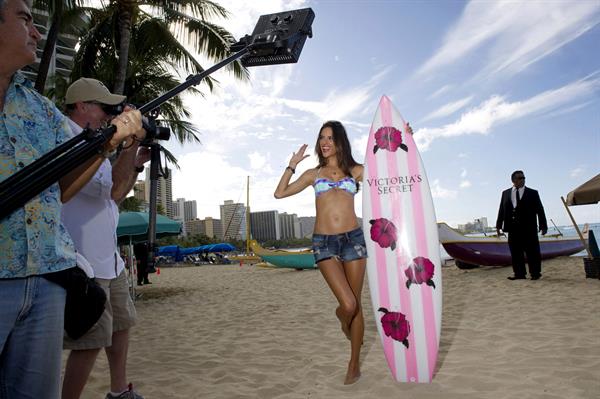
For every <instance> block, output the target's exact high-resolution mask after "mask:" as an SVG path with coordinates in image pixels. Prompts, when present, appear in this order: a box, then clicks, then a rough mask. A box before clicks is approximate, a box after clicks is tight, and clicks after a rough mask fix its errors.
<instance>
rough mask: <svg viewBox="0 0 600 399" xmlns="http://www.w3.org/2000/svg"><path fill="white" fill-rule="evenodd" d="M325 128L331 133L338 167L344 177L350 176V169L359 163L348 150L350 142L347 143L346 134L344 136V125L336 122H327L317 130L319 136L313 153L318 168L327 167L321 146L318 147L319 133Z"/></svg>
mask: <svg viewBox="0 0 600 399" xmlns="http://www.w3.org/2000/svg"><path fill="white" fill-rule="evenodd" d="M326 127H329V128H331V130H332V131H333V144H334V145H335V151H336V156H337V160H338V166H339V167H340V169H341V170H342V171H343V172H344V173H345V174H346V176H352V172H351V171H352V168H353V167H354V166H356V165H359V163H358V162H356V161H355V160H354V158H353V157H352V149H351V148H350V141H348V134H346V129H345V128H344V125H342V123H341V122H338V121H327V122H325V123H324V124H323V126H321V129H319V136H318V137H317V144H316V145H315V153H316V154H317V156H318V157H319V165H318V167H320V168H322V167H324V166H326V165H327V159H326V158H325V157H324V156H323V153H322V152H321V146H320V145H319V138H320V137H321V132H322V131H323V129H325V128H326Z"/></svg>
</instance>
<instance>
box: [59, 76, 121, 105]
mask: <svg viewBox="0 0 600 399" xmlns="http://www.w3.org/2000/svg"><path fill="white" fill-rule="evenodd" d="M125 98H127V97H125V96H120V95H118V94H112V93H111V92H110V91H109V90H108V89H107V88H106V86H105V85H104V83H102V82H100V81H99V80H96V79H90V78H79V79H77V80H76V81H75V82H73V83H71V85H70V86H69V88H68V89H67V94H66V96H65V103H66V104H75V103H78V102H85V101H97V102H99V103H102V104H109V105H116V104H120V103H122V102H123V101H125Z"/></svg>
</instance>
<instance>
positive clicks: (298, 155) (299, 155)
mask: <svg viewBox="0 0 600 399" xmlns="http://www.w3.org/2000/svg"><path fill="white" fill-rule="evenodd" d="M306 147H308V146H307V145H306V144H303V145H302V146H301V147H300V149H299V150H298V152H294V153H293V154H292V158H291V159H290V165H289V166H290V168H292V169H296V165H298V164H299V163H300V161H302V160H304V159H306V158H308V157H309V155H304V151H306Z"/></svg>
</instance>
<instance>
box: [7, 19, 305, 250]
mask: <svg viewBox="0 0 600 399" xmlns="http://www.w3.org/2000/svg"><path fill="white" fill-rule="evenodd" d="M314 18H315V14H314V12H313V11H312V9H310V8H304V9H299V10H293V11H285V12H280V13H275V14H270V15H263V16H261V17H260V18H259V20H258V22H257V24H256V27H255V28H254V31H253V33H252V35H246V36H244V37H243V38H242V39H241V40H240V41H239V42H237V43H235V44H233V45H232V46H231V51H233V52H234V54H232V55H231V56H229V57H227V58H226V59H224V60H222V61H220V62H219V63H217V64H215V65H213V66H212V67H210V68H208V69H206V70H205V71H203V72H201V73H199V74H196V75H191V76H189V77H188V78H187V79H186V81H185V82H183V83H181V84H180V85H178V86H176V87H174V88H173V89H171V90H169V91H168V92H166V93H164V94H163V95H161V96H160V97H158V98H156V99H154V100H152V101H150V102H148V103H147V104H144V105H143V106H141V107H140V108H139V110H140V112H141V113H142V115H144V116H145V118H144V120H143V127H144V129H145V130H146V139H145V140H144V141H143V142H142V145H145V146H148V147H150V152H151V165H150V182H151V184H150V215H149V228H148V241H149V245H150V248H153V247H154V242H155V237H156V234H155V231H156V230H155V228H156V190H157V179H158V173H159V159H160V148H161V147H160V144H158V141H159V140H168V139H169V137H170V130H169V129H168V128H166V127H163V126H159V125H158V124H157V122H156V117H157V116H158V114H159V107H160V105H161V104H163V103H165V102H166V101H168V100H169V99H171V98H173V97H174V96H176V95H178V94H179V93H181V92H182V91H184V90H186V89H188V88H189V87H190V86H193V85H197V84H199V83H200V82H201V81H202V79H204V78H205V77H207V76H208V75H210V74H211V73H213V72H215V71H216V70H218V69H220V68H222V67H224V66H226V65H228V64H229V63H231V62H233V61H235V60H237V59H240V58H241V63H242V65H244V66H246V67H251V66H259V65H275V64H283V63H295V62H298V59H299V57H300V53H301V51H302V48H303V46H304V43H305V41H306V38H307V37H312V29H311V25H312V22H313V20H314ZM116 111H117V110H111V112H116ZM121 111H122V109H121ZM115 131H116V127H115V126H114V125H111V126H109V127H106V128H102V129H97V130H92V129H89V128H86V129H84V130H83V132H81V133H80V134H79V135H77V136H75V137H74V138H72V139H70V140H68V141H66V142H65V143H63V144H61V145H59V146H58V147H56V148H54V149H53V150H51V151H49V152H47V153H46V154H44V155H43V156H41V157H40V158H38V159H37V160H36V161H34V162H32V163H31V164H29V165H27V166H25V167H24V168H23V169H21V170H19V171H18V172H16V173H14V174H13V175H12V176H10V177H8V178H7V179H5V180H4V181H2V182H0V221H1V220H3V219H5V218H6V217H7V216H9V215H10V214H12V212H14V211H15V210H16V209H18V208H20V207H22V206H23V205H24V204H25V203H26V202H27V201H29V200H30V199H32V198H33V197H34V196H36V195H37V194H39V193H41V192H42V191H44V190H45V189H47V188H48V187H50V186H51V185H52V184H54V183H55V182H57V181H58V180H60V178H62V177H63V176H65V175H66V174H68V173H69V172H71V171H72V170H73V169H75V168H77V167H78V166H79V165H81V164H83V163H84V162H86V161H87V160H88V159H90V158H92V157H93V156H95V155H97V154H98V153H101V152H102V149H103V147H104V144H105V143H106V142H107V141H108V140H109V139H110V138H111V137H112V135H113V134H114V133H115Z"/></svg>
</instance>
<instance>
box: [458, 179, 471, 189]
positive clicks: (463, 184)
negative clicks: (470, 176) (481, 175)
mask: <svg viewBox="0 0 600 399" xmlns="http://www.w3.org/2000/svg"><path fill="white" fill-rule="evenodd" d="M459 187H460V188H469V187H471V182H470V181H469V180H463V181H461V182H460V186H459Z"/></svg>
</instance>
